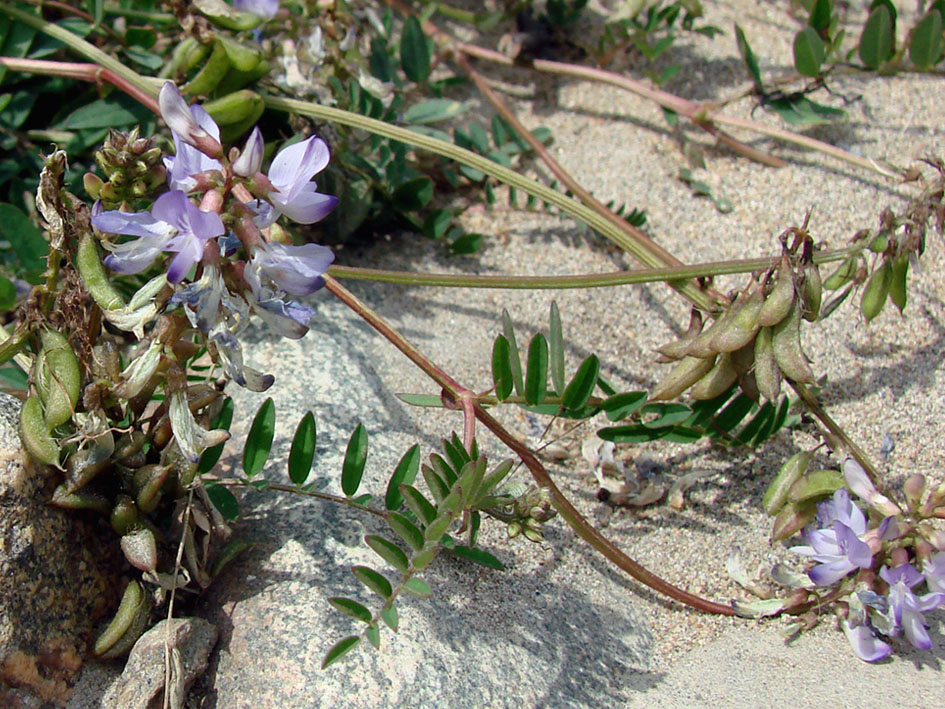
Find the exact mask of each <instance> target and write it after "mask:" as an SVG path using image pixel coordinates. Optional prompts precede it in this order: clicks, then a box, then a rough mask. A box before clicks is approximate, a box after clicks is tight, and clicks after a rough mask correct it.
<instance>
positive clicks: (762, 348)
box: [755, 327, 781, 402]
mask: <svg viewBox="0 0 945 709" xmlns="http://www.w3.org/2000/svg"><path fill="white" fill-rule="evenodd" d="M755 383H756V384H757V385H758V391H759V392H760V393H761V395H762V396H763V397H764V398H765V399H767V400H768V401H771V402H774V401H777V400H778V397H779V396H780V395H781V370H780V369H779V368H778V363H777V361H776V360H775V359H774V345H773V343H772V332H771V328H770V327H763V328H761V329H760V330H759V331H758V334H757V335H756V336H755Z"/></svg>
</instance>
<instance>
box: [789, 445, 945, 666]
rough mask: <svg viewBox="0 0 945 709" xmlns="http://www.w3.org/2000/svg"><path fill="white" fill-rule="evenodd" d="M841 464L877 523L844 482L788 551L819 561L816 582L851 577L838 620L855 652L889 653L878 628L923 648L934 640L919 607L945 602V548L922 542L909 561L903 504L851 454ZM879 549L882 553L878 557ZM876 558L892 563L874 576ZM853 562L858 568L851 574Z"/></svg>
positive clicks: (813, 572) (863, 655)
mask: <svg viewBox="0 0 945 709" xmlns="http://www.w3.org/2000/svg"><path fill="white" fill-rule="evenodd" d="M842 470H843V476H844V480H845V482H846V485H847V488H849V490H852V491H853V492H854V493H855V494H856V496H857V497H858V498H859V499H860V500H862V501H863V502H864V503H865V506H866V508H867V511H872V512H874V513H875V515H874V519H876V520H878V523H876V524H873V525H872V526H871V524H870V521H869V519H868V517H867V514H865V513H864V511H863V510H862V509H861V508H860V507H859V506H858V505H857V504H856V502H854V501H853V499H852V498H851V497H850V492H848V490H847V488H841V489H839V490H837V491H836V492H835V493H834V495H833V497H832V498H831V499H829V500H825V501H823V502H821V503H819V505H818V509H817V518H816V520H815V522H814V523H813V524H812V525H811V526H810V527H809V528H808V529H807V530H806V531H805V533H804V535H803V536H804V539H805V541H806V542H807V544H804V545H801V546H795V547H792V548H791V551H793V552H795V553H798V554H803V555H804V556H808V557H810V558H811V559H813V561H815V562H817V563H816V565H815V566H814V567H813V568H811V569H810V571H809V572H808V576H809V578H810V580H811V581H812V582H813V583H814V584H815V585H816V586H821V587H823V586H838V587H839V586H840V585H841V584H842V583H844V582H849V583H851V584H852V590H851V591H850V593H849V594H848V595H847V596H846V614H845V617H843V618H842V620H841V626H842V628H843V631H844V633H845V634H846V636H847V639H848V640H849V641H850V644H851V646H852V647H853V650H854V652H855V653H856V654H857V656H858V657H859V658H860V659H862V660H866V661H867V662H875V661H877V660H881V659H884V658H885V657H887V656H888V655H889V654H890V652H891V651H892V650H891V648H890V646H889V644H888V643H886V642H885V641H884V640H882V639H881V637H880V636H885V637H887V638H893V637H897V636H899V635H900V634H904V635H905V637H906V639H908V640H909V642H910V643H912V644H913V645H914V646H915V647H917V648H919V649H922V650H928V649H929V648H930V647H931V646H932V642H931V639H930V638H929V634H928V631H927V627H928V626H927V625H926V624H925V621H924V618H923V615H922V614H923V613H926V612H928V611H930V610H933V609H935V608H938V607H940V606H943V605H945V551H938V552H937V553H934V554H930V553H929V551H928V548H929V547H928V545H926V546H925V547H923V551H924V552H925V553H924V554H922V555H921V559H919V558H915V559H913V560H912V561H910V554H909V550H908V548H907V546H906V542H905V541H904V540H905V538H906V537H907V536H908V534H909V533H914V530H912V529H911V528H904V529H901V525H900V524H899V521H898V520H899V519H900V517H901V516H902V514H903V510H902V509H901V508H900V506H899V505H897V504H896V503H895V502H893V501H892V500H890V499H889V498H888V497H886V496H885V495H882V494H881V493H880V492H879V491H877V490H876V487H875V486H874V485H873V483H872V481H871V480H870V479H869V476H868V475H867V474H866V472H865V471H864V470H863V468H862V467H861V466H860V465H859V464H858V463H857V462H856V461H855V460H853V459H852V458H848V459H847V460H845V461H844V463H843V466H842ZM882 515H884V516H882ZM883 551H885V552H886V555H885V556H883V557H881V558H880V560H877V558H879V557H877V555H879V554H880V552H883ZM915 556H916V557H918V556H920V555H918V554H916V555H915ZM882 559H886V560H889V561H890V562H891V563H890V564H882V567H881V568H880V569H879V573H878V576H877V574H876V573H874V572H873V571H871V569H873V568H874V566H879V565H880V564H881V563H882ZM913 562H915V563H916V564H918V565H919V567H918V568H917V567H916V565H914V563H913ZM857 570H859V571H860V573H858V574H857V576H855V577H852V578H851V574H852V573H853V572H854V571H857ZM923 583H924V584H925V585H926V588H927V591H928V592H927V593H925V594H924V595H917V594H916V593H915V591H914V589H916V588H918V587H919V586H921V585H922V584H923Z"/></svg>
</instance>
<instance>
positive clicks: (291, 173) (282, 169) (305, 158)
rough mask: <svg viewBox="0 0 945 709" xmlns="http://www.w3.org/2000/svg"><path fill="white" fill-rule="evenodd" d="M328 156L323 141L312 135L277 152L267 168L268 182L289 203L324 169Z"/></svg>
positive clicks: (326, 147) (326, 146)
mask: <svg viewBox="0 0 945 709" xmlns="http://www.w3.org/2000/svg"><path fill="white" fill-rule="evenodd" d="M329 156H330V155H329V151H328V145H326V144H325V141H324V140H322V139H321V138H317V137H316V136H314V135H313V136H312V137H311V138H308V139H307V140H303V141H302V142H300V143H295V144H293V145H290V146H289V147H288V148H283V149H282V150H280V151H279V154H278V155H276V157H275V158H274V159H273V161H272V165H271V166H270V168H269V181H270V182H271V183H272V184H273V185H274V186H275V187H276V188H277V189H278V190H279V192H280V194H281V196H282V198H283V199H284V200H285V201H286V202H291V201H292V199H293V197H294V196H295V194H296V192H297V191H299V190H301V189H302V187H303V186H304V185H305V184H306V183H308V181H309V180H311V179H312V176H313V175H315V174H316V173H318V172H321V171H322V170H324V169H325V167H326V166H327V165H328V159H329Z"/></svg>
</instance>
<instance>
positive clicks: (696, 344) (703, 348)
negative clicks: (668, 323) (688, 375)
mask: <svg viewBox="0 0 945 709" xmlns="http://www.w3.org/2000/svg"><path fill="white" fill-rule="evenodd" d="M727 316H728V311H726V312H725V313H723V314H722V315H720V316H719V317H718V318H716V320H715V322H714V323H712V324H711V325H709V327H708V328H706V329H705V330H703V331H702V332H700V333H699V334H698V335H696V337H695V338H693V340H692V342H691V343H690V344H689V349H688V350H687V351H686V355H687V356H688V357H701V358H703V359H715V355H716V354H718V353H717V352H716V351H715V350H714V349H712V340H714V339H715V336H716V335H718V334H719V333H720V332H721V331H722V328H723V327H725V324H726V319H727Z"/></svg>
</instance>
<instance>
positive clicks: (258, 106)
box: [220, 89, 266, 143]
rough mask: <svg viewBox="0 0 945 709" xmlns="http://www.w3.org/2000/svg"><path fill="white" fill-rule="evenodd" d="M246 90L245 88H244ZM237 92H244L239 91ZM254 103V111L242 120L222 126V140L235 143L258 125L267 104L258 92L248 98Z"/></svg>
mask: <svg viewBox="0 0 945 709" xmlns="http://www.w3.org/2000/svg"><path fill="white" fill-rule="evenodd" d="M244 91H245V89H244ZM237 93H243V92H242V91H238V92H237ZM247 100H248V101H249V102H250V103H251V104H252V112H251V113H250V114H249V115H248V116H246V118H244V119H243V120H241V121H237V122H236V123H230V124H229V125H224V126H220V140H222V141H223V142H224V143H235V142H236V141H237V140H238V139H239V137H240V136H242V135H243V134H244V133H246V132H247V131H248V130H249V129H250V128H252V127H253V126H255V125H256V122H257V121H258V120H259V117H260V116H262V114H263V111H265V110H266V104H265V103H263V100H262V99H261V98H260V97H259V96H258V95H256V94H253V96H251V97H249V98H248V99H247Z"/></svg>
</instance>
